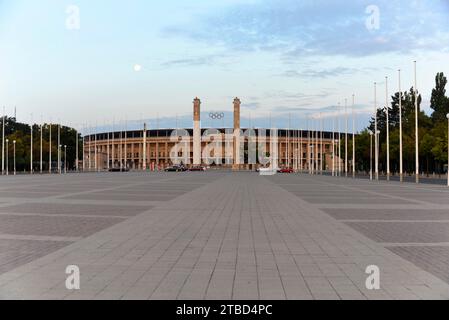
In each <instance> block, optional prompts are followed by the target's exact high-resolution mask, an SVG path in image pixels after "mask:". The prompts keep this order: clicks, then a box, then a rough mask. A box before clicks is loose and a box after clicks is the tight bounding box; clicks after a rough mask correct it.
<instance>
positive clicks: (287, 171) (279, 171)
mask: <svg viewBox="0 0 449 320" xmlns="http://www.w3.org/2000/svg"><path fill="white" fill-rule="evenodd" d="M293 172H294V170H293V169H292V168H282V169H279V170H278V173H293Z"/></svg>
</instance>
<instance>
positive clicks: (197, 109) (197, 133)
mask: <svg viewBox="0 0 449 320" xmlns="http://www.w3.org/2000/svg"><path fill="white" fill-rule="evenodd" d="M193 165H195V166H198V165H201V100H200V99H198V98H195V100H193Z"/></svg>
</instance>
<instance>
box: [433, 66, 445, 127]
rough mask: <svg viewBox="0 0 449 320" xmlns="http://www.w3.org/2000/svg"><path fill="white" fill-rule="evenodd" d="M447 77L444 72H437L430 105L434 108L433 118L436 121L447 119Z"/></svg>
mask: <svg viewBox="0 0 449 320" xmlns="http://www.w3.org/2000/svg"><path fill="white" fill-rule="evenodd" d="M446 84H447V78H446V77H445V76H444V73H443V72H439V73H437V75H436V77H435V88H434V89H433V90H432V97H431V99H430V107H431V108H432V109H433V110H434V111H433V113H432V119H433V120H434V121H435V122H440V121H446V115H447V114H448V113H449V98H448V97H446V88H445V87H446Z"/></svg>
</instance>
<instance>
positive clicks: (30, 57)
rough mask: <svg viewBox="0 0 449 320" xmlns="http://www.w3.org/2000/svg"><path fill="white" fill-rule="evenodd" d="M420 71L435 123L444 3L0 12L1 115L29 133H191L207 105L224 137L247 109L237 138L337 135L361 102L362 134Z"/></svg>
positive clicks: (446, 36) (56, 4)
mask: <svg viewBox="0 0 449 320" xmlns="http://www.w3.org/2000/svg"><path fill="white" fill-rule="evenodd" d="M415 60H416V61H417V79H418V89H419V90H420V92H421V94H422V95H423V106H422V107H423V109H424V110H426V112H428V113H429V112H430V108H429V104H430V94H431V90H432V88H433V87H434V84H435V80H434V78H435V75H436V73H437V72H444V73H445V74H449V0H416V1H410V0H408V1H404V0H394V1H393V0H389V1H387V0H369V1H365V0H358V1H347V0H346V1H343V0H296V1H292V0H227V1H225V0H214V1H210V0H196V1H185V0H182V1H181V0H173V1H170V0H167V1H153V0H127V1H119V0H89V1H87V0H71V1H65V0H39V1H35V0H0V106H5V108H6V112H7V114H8V115H11V116H12V115H13V114H14V108H16V110H17V118H18V120H19V121H23V122H30V121H34V122H40V121H53V122H56V121H61V122H62V123H65V124H67V125H72V126H75V127H77V128H81V127H86V126H87V127H89V126H93V125H98V126H99V125H104V124H106V125H110V124H112V123H113V122H114V123H116V125H117V126H120V125H122V126H123V125H124V123H125V119H126V121H129V122H128V123H129V126H133V124H135V125H139V123H140V122H141V120H142V119H150V120H148V121H149V123H150V127H155V126H156V124H155V123H156V121H155V120H154V119H156V118H158V119H159V122H158V123H159V126H174V123H175V121H176V119H177V121H176V122H177V125H178V126H180V127H181V126H184V127H191V126H192V123H191V113H192V100H193V99H194V98H195V97H199V98H201V100H202V121H203V125H209V126H220V125H222V124H224V125H226V126H230V125H231V122H232V113H231V112H232V101H233V99H234V97H239V98H240V99H241V100H242V118H243V119H242V124H243V125H245V124H247V125H253V126H258V125H259V126H264V125H265V124H266V123H267V122H268V121H269V120H268V119H269V118H270V117H271V119H272V120H271V121H272V122H276V125H277V126H279V127H287V125H288V124H287V123H288V119H289V118H290V119H291V121H290V125H291V126H292V127H296V126H301V127H305V126H306V119H307V118H316V117H317V116H318V115H319V114H321V115H322V117H323V118H325V119H326V120H325V125H326V126H330V125H331V123H332V121H331V119H332V118H331V117H332V116H334V115H335V112H336V111H335V110H336V106H338V104H339V103H340V106H341V110H342V109H343V106H344V103H345V99H347V101H348V102H347V104H348V106H349V109H348V110H350V109H351V107H352V95H353V94H354V95H355V110H356V114H357V119H358V122H357V126H358V127H363V126H365V125H366V121H367V119H368V117H369V116H370V113H372V112H373V110H374V82H377V83H378V90H377V91H378V92H377V100H378V104H379V106H380V105H381V104H385V99H386V94H385V77H386V76H388V77H389V78H388V79H389V80H388V90H389V93H392V92H396V91H397V88H398V71H397V70H398V69H401V70H402V71H401V72H402V88H403V90H407V89H409V88H410V87H412V86H413V85H414V72H413V61H415ZM210 112H225V119H224V120H220V121H219V123H216V122H214V121H212V120H210V119H209V116H208V115H209V113H210ZM309 123H310V122H309Z"/></svg>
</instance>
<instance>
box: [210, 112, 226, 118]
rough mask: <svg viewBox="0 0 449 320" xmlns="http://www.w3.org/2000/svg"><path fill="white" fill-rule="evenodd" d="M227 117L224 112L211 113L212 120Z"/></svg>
mask: <svg viewBox="0 0 449 320" xmlns="http://www.w3.org/2000/svg"><path fill="white" fill-rule="evenodd" d="M224 117H225V115H224V113H223V112H211V113H209V118H211V119H212V120H221V119H223V118H224Z"/></svg>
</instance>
